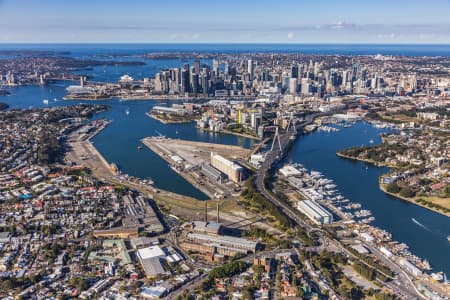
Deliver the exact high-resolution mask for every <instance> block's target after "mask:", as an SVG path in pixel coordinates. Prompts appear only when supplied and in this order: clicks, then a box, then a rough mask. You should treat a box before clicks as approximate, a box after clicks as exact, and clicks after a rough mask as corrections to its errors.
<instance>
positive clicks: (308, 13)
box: [0, 0, 450, 44]
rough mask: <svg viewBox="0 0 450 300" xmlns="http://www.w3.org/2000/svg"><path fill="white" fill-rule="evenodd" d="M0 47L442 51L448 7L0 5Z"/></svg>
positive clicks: (307, 2)
mask: <svg viewBox="0 0 450 300" xmlns="http://www.w3.org/2000/svg"><path fill="white" fill-rule="evenodd" d="M0 43H337V44H339V43H344V44H345V43H354V44H358V43H377V44H386V43H389V44H450V0H420V1H419V0H376V1H374V0H372V1H370V0H270V1H268V0H255V1H249V0H227V1H217V0H216V1H214V0H165V1H164V0H158V1H154V0H120V1H116V0H77V1H72V0H0Z"/></svg>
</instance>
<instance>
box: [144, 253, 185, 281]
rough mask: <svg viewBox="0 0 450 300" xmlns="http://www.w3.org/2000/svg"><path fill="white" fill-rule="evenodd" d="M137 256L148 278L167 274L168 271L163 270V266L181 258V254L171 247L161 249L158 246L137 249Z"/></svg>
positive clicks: (176, 261)
mask: <svg viewBox="0 0 450 300" xmlns="http://www.w3.org/2000/svg"><path fill="white" fill-rule="evenodd" d="M137 257H138V258H139V261H140V262H141V265H142V268H143V269H144V271H145V274H146V275H147V277H149V278H154V277H156V276H158V275H162V274H168V273H169V272H167V271H166V270H165V267H164V266H165V265H166V264H168V263H172V264H174V263H178V262H180V261H181V260H182V258H181V256H180V255H179V254H178V253H177V252H176V251H175V250H174V249H173V248H171V247H170V248H164V249H162V248H160V247H159V246H150V247H146V248H141V249H138V250H137Z"/></svg>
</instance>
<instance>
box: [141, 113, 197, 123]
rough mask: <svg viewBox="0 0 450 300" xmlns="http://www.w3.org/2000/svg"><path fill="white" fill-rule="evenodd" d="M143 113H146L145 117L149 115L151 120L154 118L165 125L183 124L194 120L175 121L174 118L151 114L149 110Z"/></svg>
mask: <svg viewBox="0 0 450 300" xmlns="http://www.w3.org/2000/svg"><path fill="white" fill-rule="evenodd" d="M145 114H146V115H147V117H149V118H151V119H153V120H156V121H158V122H160V123H162V124H165V125H170V124H185V123H193V122H195V120H179V121H176V120H164V119H161V118H158V117H157V116H155V115H153V114H151V113H149V112H146V113H145Z"/></svg>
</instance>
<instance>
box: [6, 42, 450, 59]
mask: <svg viewBox="0 0 450 300" xmlns="http://www.w3.org/2000/svg"><path fill="white" fill-rule="evenodd" d="M30 49H32V50H43V51H69V52H71V53H70V56H74V57H92V56H96V55H111V54H127V55H136V54H145V53H152V52H198V53H202V52H203V53H204V52H212V53H214V52H216V53H242V52H275V53H276V52H285V53H292V52H294V53H295V52H299V53H305V54H343V55H374V54H385V55H406V56H450V45H412V44H411V45H407V44H406V45H405V44H398V45H395V44H206V43H205V44H190V43H184V44H175V43H174V44H0V51H1V50H30Z"/></svg>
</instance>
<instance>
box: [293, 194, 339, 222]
mask: <svg viewBox="0 0 450 300" xmlns="http://www.w3.org/2000/svg"><path fill="white" fill-rule="evenodd" d="M297 209H298V210H299V211H301V212H302V213H304V214H305V215H306V216H307V217H308V218H310V219H311V220H312V221H313V222H314V223H316V224H331V223H333V215H332V214H330V213H329V212H328V211H326V210H325V209H324V208H323V207H322V206H321V205H319V204H318V203H316V202H314V201H311V200H304V201H299V202H298V204H297Z"/></svg>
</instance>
